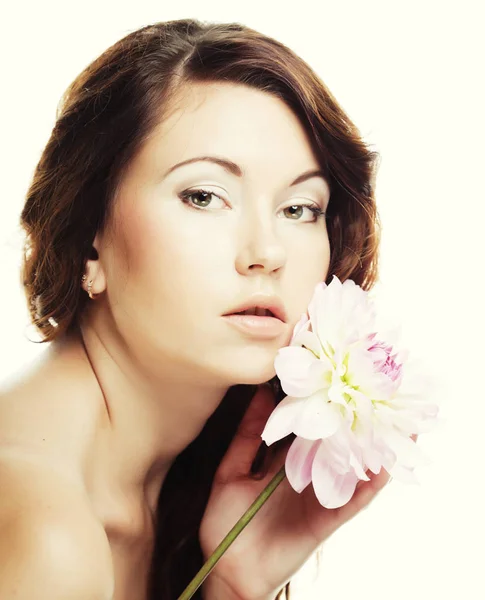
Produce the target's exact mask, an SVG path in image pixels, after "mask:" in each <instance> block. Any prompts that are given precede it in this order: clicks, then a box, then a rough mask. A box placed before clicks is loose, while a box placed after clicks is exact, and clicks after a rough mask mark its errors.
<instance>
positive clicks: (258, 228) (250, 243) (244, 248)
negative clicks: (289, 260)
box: [236, 214, 286, 275]
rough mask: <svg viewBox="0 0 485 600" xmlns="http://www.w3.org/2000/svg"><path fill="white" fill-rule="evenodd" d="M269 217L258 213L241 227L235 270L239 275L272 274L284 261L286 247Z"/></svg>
mask: <svg viewBox="0 0 485 600" xmlns="http://www.w3.org/2000/svg"><path fill="white" fill-rule="evenodd" d="M275 229H276V225H275V223H274V222H272V219H271V218H265V217H264V216H262V215H260V214H258V215H254V216H253V218H249V219H247V222H246V223H245V225H244V226H243V227H241V232H240V244H239V247H238V252H237V256H236V270H237V272H238V273H239V274H241V275H250V274H255V275H256V274H259V275H260V274H273V273H276V272H278V271H279V270H280V269H281V267H283V265H284V264H285V262H286V248H285V246H284V244H283V243H282V240H281V239H280V238H279V237H278V235H277V232H276V231H275Z"/></svg>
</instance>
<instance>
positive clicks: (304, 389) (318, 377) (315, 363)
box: [274, 346, 327, 398]
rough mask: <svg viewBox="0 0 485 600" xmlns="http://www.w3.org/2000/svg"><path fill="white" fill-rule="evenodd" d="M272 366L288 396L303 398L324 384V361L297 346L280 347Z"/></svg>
mask: <svg viewBox="0 0 485 600" xmlns="http://www.w3.org/2000/svg"><path fill="white" fill-rule="evenodd" d="M274 366H275V370H276V374H277V375H278V377H279V379H280V381H281V387H282V388H283V391H284V392H285V394H288V396H295V397H297V398H304V397H307V396H310V395H311V394H313V393H314V392H316V391H317V390H318V389H320V388H322V387H324V386H325V372H326V369H327V367H326V363H325V362H323V361H320V360H319V359H318V358H316V357H315V356H314V354H313V353H312V352H310V351H309V350H306V349H305V348H301V347H297V346H285V347H284V348H280V349H279V350H278V353H277V355H276V358H275V361H274Z"/></svg>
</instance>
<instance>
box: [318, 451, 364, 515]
mask: <svg viewBox="0 0 485 600" xmlns="http://www.w3.org/2000/svg"><path fill="white" fill-rule="evenodd" d="M358 480H359V478H358V477H357V475H356V474H355V473H354V472H353V471H349V472H347V473H345V474H339V473H336V472H335V471H334V470H333V469H332V467H331V465H330V463H329V460H328V455H327V452H326V441H325V440H324V441H322V443H321V445H320V446H319V448H318V450H317V453H316V454H315V458H314V459H313V465H312V483H313V489H314V491H315V495H316V497H317V498H318V501H319V502H320V504H321V505H322V506H324V507H325V508H339V507H340V506H343V505H344V504H347V502H348V501H349V500H350V499H351V498H352V496H353V494H354V492H355V486H356V485H357V482H358Z"/></svg>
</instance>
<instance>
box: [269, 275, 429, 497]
mask: <svg viewBox="0 0 485 600" xmlns="http://www.w3.org/2000/svg"><path fill="white" fill-rule="evenodd" d="M376 336H377V331H376V326H375V311H374V307H373V304H372V302H371V300H370V298H369V295H368V293H367V292H365V291H364V290H362V288H360V287H359V286H358V285H356V284H355V283H354V282H353V281H351V280H347V281H345V282H344V283H341V282H340V281H339V279H338V278H337V277H335V276H334V278H333V280H332V282H331V283H330V284H329V285H328V286H327V285H326V284H325V283H320V284H318V285H317V286H316V288H315V293H314V295H313V298H312V300H311V302H310V304H309V307H308V316H307V315H302V317H301V319H300V321H299V322H298V323H297V325H296V326H295V328H294V330H293V336H292V339H291V341H290V345H289V346H286V347H284V348H281V349H280V350H279V351H278V355H277V356H276V359H275V369H276V373H277V375H278V377H279V379H280V381H281V385H282V388H283V390H284V392H285V393H286V394H288V395H287V396H286V397H285V398H284V399H283V400H282V401H281V402H280V403H279V404H278V406H277V407H276V408H275V409H274V411H273V413H272V414H271V415H270V417H269V419H268V421H267V423H266V426H265V428H264V431H263V433H262V439H263V440H264V441H265V442H266V443H267V444H268V445H271V444H272V443H274V442H275V441H277V440H279V439H281V438H284V437H286V436H287V435H288V434H289V433H295V434H296V435H297V437H296V439H295V440H294V442H293V444H292V445H291V447H290V449H289V451H288V454H287V458H286V463H285V468H286V475H287V478H288V480H289V482H290V484H291V485H292V487H293V488H294V489H295V490H296V491H297V492H301V491H303V490H304V489H305V488H306V486H307V485H309V483H310V482H311V483H313V488H314V491H315V494H316V496H317V498H318V500H319V501H320V503H321V504H322V505H323V506H325V507H327V508H337V507H339V506H342V505H344V504H346V503H347V502H348V501H349V500H350V498H351V497H352V495H353V493H354V491H355V486H356V485H357V482H358V480H359V479H362V480H369V477H368V476H367V474H366V471H367V470H370V471H372V472H373V473H376V474H377V473H379V472H380V470H381V468H384V469H385V470H386V471H387V472H388V473H389V474H390V475H392V477H394V478H395V479H400V480H401V481H405V482H416V479H415V476H414V473H413V469H414V468H415V466H417V465H418V464H420V463H423V462H427V460H425V457H424V456H423V455H422V454H421V453H420V451H419V449H418V447H417V445H416V444H415V443H414V442H413V440H412V439H410V435H411V434H413V433H422V432H423V431H426V429H427V427H429V425H430V424H431V423H432V422H433V420H434V419H435V417H436V415H437V410H438V409H437V406H435V405H433V404H430V403H427V402H425V401H423V399H422V394H423V391H424V390H423V383H424V382H423V381H422V378H420V377H415V376H412V374H411V373H412V363H409V362H408V361H407V353H405V352H402V351H401V352H400V351H396V350H395V349H394V347H393V346H392V345H391V344H390V343H388V342H386V341H383V340H381V338H380V337H376ZM408 367H411V368H408Z"/></svg>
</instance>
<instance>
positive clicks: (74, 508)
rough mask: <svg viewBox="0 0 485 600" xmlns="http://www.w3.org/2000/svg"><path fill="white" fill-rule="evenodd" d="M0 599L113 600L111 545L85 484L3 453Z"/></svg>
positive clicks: (0, 469) (0, 470)
mask: <svg viewBox="0 0 485 600" xmlns="http://www.w3.org/2000/svg"><path fill="white" fill-rule="evenodd" d="M0 489H1V490H2V492H1V494H0V564H1V565H2V569H1V571H0V598H5V599H10V598H14V597H15V598H16V600H23V599H25V600H27V599H29V600H30V599H31V598H36V599H38V600H44V599H45V600H47V599H49V600H56V599H57V598H58V599H59V600H60V599H61V598H62V599H65V598H70V599H72V600H75V599H77V598H79V600H88V599H90V600H109V599H110V598H111V597H112V595H113V590H114V573H113V562H112V555H111V549H110V545H109V542H108V539H107V536H106V533H105V531H104V529H103V527H102V525H101V524H100V523H99V521H97V520H96V519H95V518H94V515H93V514H92V511H91V508H90V504H89V501H88V498H87V497H86V495H85V493H84V491H83V488H82V486H80V485H78V484H77V483H76V482H75V481H74V480H71V479H69V478H68V477H66V476H65V475H64V474H63V473H61V472H60V471H59V470H57V469H56V468H54V466H53V465H51V464H49V463H47V462H42V461H35V460H32V459H31V458H29V457H22V456H16V457H13V456H10V457H7V456H0Z"/></svg>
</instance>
